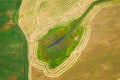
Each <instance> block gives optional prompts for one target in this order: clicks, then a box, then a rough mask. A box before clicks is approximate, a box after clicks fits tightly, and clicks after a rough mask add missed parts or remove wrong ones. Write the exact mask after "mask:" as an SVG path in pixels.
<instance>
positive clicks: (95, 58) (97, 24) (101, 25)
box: [32, 5, 120, 80]
mask: <svg viewBox="0 0 120 80" xmlns="http://www.w3.org/2000/svg"><path fill="white" fill-rule="evenodd" d="M119 14H120V5H114V6H111V7H106V8H103V10H102V11H100V12H99V14H97V15H96V17H95V18H94V20H92V22H91V23H90V24H91V28H92V32H91V37H90V40H89V42H88V45H87V46H86V48H85V50H84V51H83V52H82V55H81V56H80V58H79V59H78V61H77V62H76V63H75V64H74V65H73V66H72V67H71V68H70V69H69V70H68V71H66V72H65V73H63V74H62V75H61V76H59V77H57V78H48V77H46V76H45V75H44V73H43V72H42V71H40V70H38V69H35V68H34V67H33V68H32V78H33V80H39V79H40V80H117V79H119V78H120V69H119V68H120V65H119V64H120V60H119V57H120V54H119V53H120V46H119V44H120V40H119V38H120V37H119V36H120V32H119V31H120V23H119V21H120V15H119Z"/></svg>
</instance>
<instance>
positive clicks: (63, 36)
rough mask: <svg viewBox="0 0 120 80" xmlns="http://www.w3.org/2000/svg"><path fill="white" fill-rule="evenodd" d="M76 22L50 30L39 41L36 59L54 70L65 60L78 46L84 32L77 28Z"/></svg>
mask: <svg viewBox="0 0 120 80" xmlns="http://www.w3.org/2000/svg"><path fill="white" fill-rule="evenodd" d="M78 20H79V19H78ZM77 22H78V21H77V20H75V21H72V22H71V23H69V24H67V25H58V26H56V27H55V28H53V29H50V30H49V31H48V33H47V34H46V35H45V36H43V38H42V39H41V40H39V49H38V59H40V60H43V61H44V62H47V63H48V64H49V67H50V68H55V67H57V66H58V65H60V64H61V63H62V62H63V61H64V60H66V59H67V58H68V57H69V56H70V53H71V52H72V51H73V50H74V49H75V47H76V46H77V45H78V43H79V40H80V39H81V36H82V34H83V33H84V30H85V29H84V28H83V27H82V26H81V27H78V24H77Z"/></svg>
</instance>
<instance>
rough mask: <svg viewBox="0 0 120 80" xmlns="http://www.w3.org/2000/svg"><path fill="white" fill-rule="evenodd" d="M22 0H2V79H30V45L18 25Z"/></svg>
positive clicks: (0, 16)
mask: <svg viewBox="0 0 120 80" xmlns="http://www.w3.org/2000/svg"><path fill="white" fill-rule="evenodd" d="M21 1H22V0H0V80H28V47H27V41H26V38H25V36H24V34H23V32H22V31H21V29H20V27H19V25H18V12H19V8H20V5H21Z"/></svg>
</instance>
